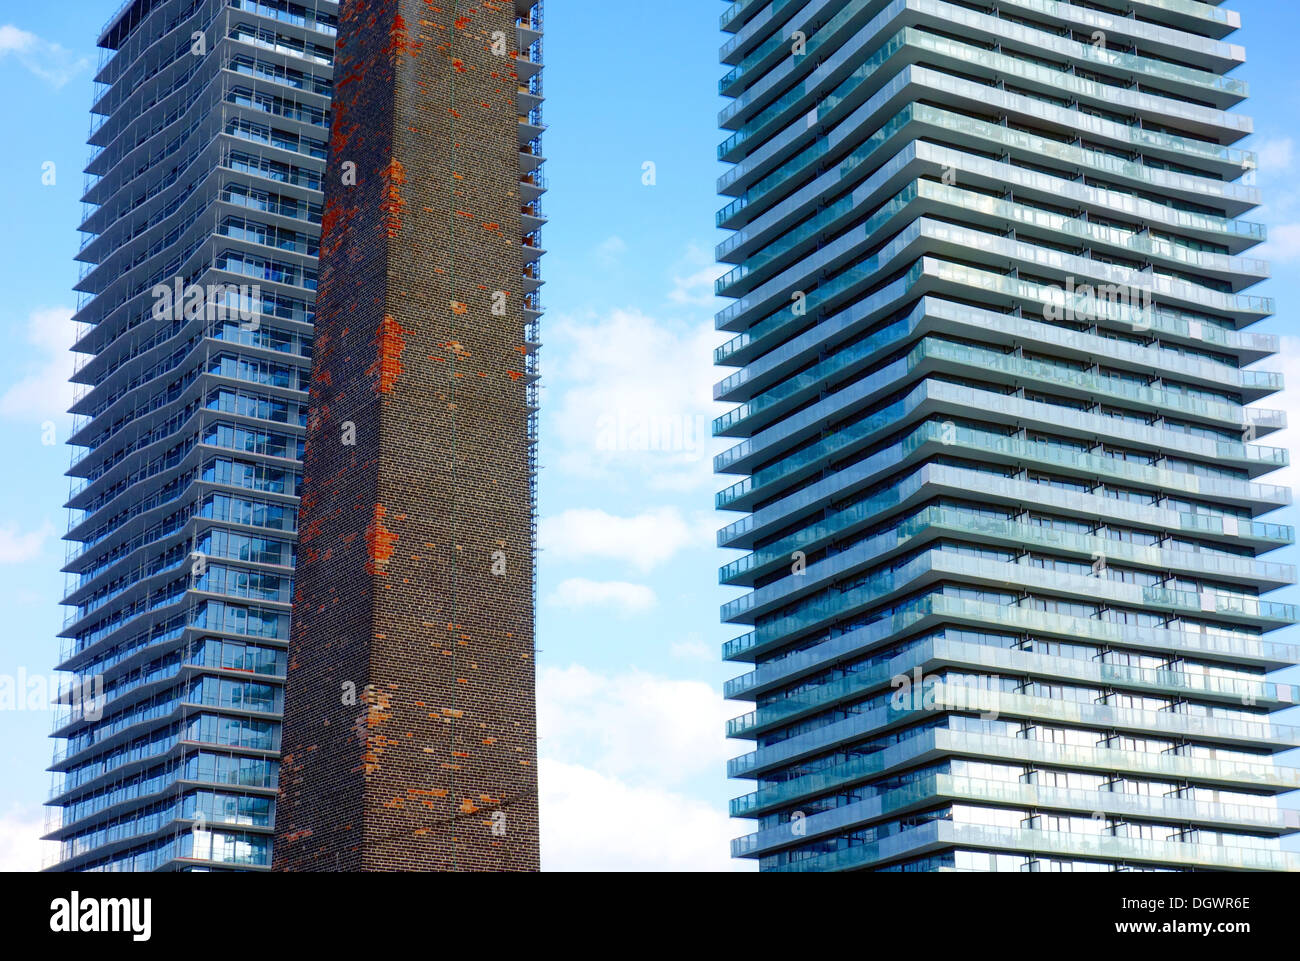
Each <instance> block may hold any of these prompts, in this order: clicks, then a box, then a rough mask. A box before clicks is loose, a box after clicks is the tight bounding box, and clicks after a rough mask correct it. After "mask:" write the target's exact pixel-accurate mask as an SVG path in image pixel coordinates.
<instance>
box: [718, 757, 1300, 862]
mask: <svg viewBox="0 0 1300 961" xmlns="http://www.w3.org/2000/svg"><path fill="white" fill-rule="evenodd" d="M932 801H933V802H938V801H974V802H977V803H984V804H991V805H997V806H1001V807H1007V806H1010V807H1013V808H1021V809H1023V810H1024V811H1025V812H1026V816H1027V817H1028V815H1029V812H1031V811H1036V810H1038V809H1040V808H1042V809H1048V810H1058V811H1073V812H1078V813H1081V814H1083V815H1084V816H1086V817H1092V818H1094V819H1095V820H1097V821H1098V828H1099V830H1100V831H1101V832H1102V833H1101V835H1100V836H1102V837H1115V838H1119V837H1125V835H1124V834H1123V833H1122V832H1123V831H1125V830H1126V826H1125V825H1119V826H1116V827H1111V826H1109V825H1108V824H1106V823H1105V822H1104V821H1103V820H1102V819H1101V818H1099V817H1098V813H1100V814H1102V815H1111V817H1112V819H1119V818H1134V817H1135V818H1142V819H1154V820H1165V821H1170V822H1177V823H1180V824H1182V823H1187V822H1191V823H1193V824H1196V823H1199V824H1204V825H1208V826H1210V827H1211V828H1214V827H1219V826H1227V827H1228V828H1230V829H1233V828H1236V829H1240V828H1243V827H1246V828H1251V827H1253V828H1265V829H1276V828H1279V827H1291V826H1292V825H1296V826H1300V822H1297V820H1296V818H1295V817H1294V812H1283V811H1278V810H1277V809H1276V808H1269V807H1262V806H1255V805H1246V804H1222V803H1217V802H1211V801H1195V800H1191V799H1185V798H1178V797H1149V796H1144V795H1138V794H1126V793H1123V792H1122V791H1087V790H1077V789H1071V788H1058V787H1051V786H1045V785H1038V784H1027V783H1022V782H1018V781H996V780H991V779H987V778H975V777H968V776H965V775H956V774H947V773H938V774H932V775H929V776H927V777H924V778H921V779H920V780H917V781H914V782H911V783H909V784H906V785H904V786H903V787H898V788H890V789H888V790H883V791H880V792H879V793H877V794H874V795H872V796H870V797H867V798H864V799H863V800H861V801H857V802H854V803H852V804H847V805H844V806H841V807H838V808H835V809H833V810H830V811H824V812H821V813H819V814H814V815H812V816H810V817H808V818H807V819H806V820H805V821H804V822H803V823H802V825H801V827H802V829H803V831H804V834H802V835H800V837H807V838H809V839H813V838H816V837H820V836H826V835H828V834H832V833H840V832H845V831H847V830H849V829H852V828H853V827H856V826H858V825H862V824H865V823H869V822H870V821H874V820H878V819H879V818H881V817H884V816H886V815H889V814H892V813H895V812H898V811H901V810H906V809H908V808H912V807H916V806H917V805H921V804H928V803H930V802H932ZM1288 814H1291V815H1292V817H1287V815H1288ZM1026 830H1028V829H1026ZM1053 833H1055V832H1053ZM1125 839H1126V840H1127V838H1125ZM793 840H795V835H794V834H793V833H792V832H791V830H790V826H789V825H788V824H783V825H781V826H780V827H774V828H769V829H767V830H765V831H760V832H758V833H756V834H750V835H746V836H745V837H741V838H737V839H735V840H734V841H732V842H731V854H732V857H754V856H756V855H757V854H759V853H760V852H763V851H770V850H773V849H776V848H780V847H789V846H790V845H791V842H792V841H793ZM1165 843H1169V842H1165ZM1173 843H1180V844H1181V843H1185V842H1181V841H1179V842H1173ZM1270 843H1273V842H1271V841H1270V840H1268V839H1265V838H1260V839H1258V841H1256V843H1254V844H1248V845H1243V846H1242V847H1240V848H1225V850H1233V851H1237V850H1249V851H1254V852H1258V851H1270V850H1274V849H1273V848H1271V847H1270V846H1269V845H1270ZM1278 853H1279V854H1281V852H1280V851H1278ZM1295 860H1296V863H1297V864H1300V857H1297V858H1296V859H1295Z"/></svg>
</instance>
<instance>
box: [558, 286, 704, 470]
mask: <svg viewBox="0 0 1300 961" xmlns="http://www.w3.org/2000/svg"><path fill="white" fill-rule="evenodd" d="M718 340H719V336H718V334H717V332H716V331H714V330H713V327H712V325H711V324H709V323H707V322H691V323H681V322H673V321H668V320H664V319H661V318H656V317H651V316H649V315H648V314H645V313H643V312H641V311H639V310H615V311H613V312H612V313H610V314H609V315H607V316H604V317H595V318H582V319H577V318H560V319H558V320H556V321H554V322H552V323H551V324H549V325H548V333H547V351H548V356H550V357H551V358H552V360H550V361H548V362H547V368H546V375H547V378H548V383H550V384H563V385H564V388H563V390H558V391H556V392H555V394H553V395H552V394H548V396H547V398H546V401H545V403H544V404H543V410H544V412H545V413H544V415H543V416H545V417H547V418H548V422H547V436H548V437H550V438H552V439H553V441H552V442H553V443H554V445H555V448H556V453H555V454H553V455H552V457H553V461H552V463H553V466H555V467H557V468H559V469H560V470H561V471H563V472H564V473H566V474H570V475H573V476H577V477H584V478H589V479H606V478H610V477H615V476H617V477H621V478H623V479H625V480H627V481H628V482H636V483H645V484H647V485H649V486H650V487H653V488H655V489H658V490H679V491H680V490H698V489H700V488H702V487H708V486H710V485H711V484H712V483H713V475H712V467H711V464H710V460H709V455H710V453H711V450H712V449H713V448H714V447H715V446H717V445H716V443H715V441H714V440H713V437H712V436H711V432H710V427H709V420H710V417H712V416H713V414H714V413H715V409H716V408H717V406H718V405H716V404H715V403H714V401H713V399H712V391H713V381H714V380H715V379H716V376H717V375H716V371H715V370H714V368H713V365H712V351H713V346H714V345H715V344H716V343H717V342H718Z"/></svg>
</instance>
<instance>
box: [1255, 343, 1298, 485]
mask: <svg viewBox="0 0 1300 961" xmlns="http://www.w3.org/2000/svg"><path fill="white" fill-rule="evenodd" d="M1279 341H1280V346H1279V349H1278V352H1277V353H1276V354H1275V355H1274V356H1272V357H1268V358H1265V359H1264V360H1262V361H1260V362H1259V363H1258V364H1257V365H1254V367H1253V368H1252V369H1258V370H1269V371H1276V372H1278V373H1280V374H1281V375H1282V377H1283V380H1284V383H1283V390H1282V392H1281V393H1280V394H1272V395H1270V396H1268V397H1265V398H1264V399H1263V400H1261V401H1259V402H1258V403H1256V404H1252V405H1251V406H1252V407H1262V408H1265V409H1268V410H1282V411H1285V412H1286V421H1287V426H1286V429H1285V430H1280V431H1278V432H1277V433H1274V434H1267V435H1265V436H1263V437H1261V438H1259V440H1258V441H1257V442H1256V443H1258V444H1260V445H1262V446H1265V447H1285V448H1287V449H1288V450H1289V451H1290V452H1291V464H1290V465H1289V466H1288V467H1284V468H1283V469H1282V470H1278V471H1274V472H1273V473H1271V474H1265V475H1264V476H1263V477H1261V478H1259V482H1260V483H1261V484H1279V485H1281V486H1283V487H1290V488H1292V490H1293V491H1294V492H1295V493H1296V494H1298V495H1300V337H1281V338H1279Z"/></svg>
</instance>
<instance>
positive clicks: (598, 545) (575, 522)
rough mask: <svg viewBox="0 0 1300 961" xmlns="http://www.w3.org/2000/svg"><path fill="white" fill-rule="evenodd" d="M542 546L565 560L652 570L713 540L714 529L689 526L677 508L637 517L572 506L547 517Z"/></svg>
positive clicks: (697, 525)
mask: <svg viewBox="0 0 1300 961" xmlns="http://www.w3.org/2000/svg"><path fill="white" fill-rule="evenodd" d="M539 540H540V542H541V546H542V549H543V550H544V551H546V553H547V555H548V556H549V557H554V558H559V559H561V560H612V561H621V562H623V563H625V564H628V565H630V566H631V567H634V568H636V569H637V570H639V571H649V570H651V569H653V568H655V567H658V566H659V565H661V564H663V563H665V562H667V561H669V560H671V559H672V558H673V556H674V555H676V554H677V553H678V552H679V551H681V550H683V549H685V548H688V547H707V546H710V545H711V544H712V543H713V537H712V530H711V528H709V527H707V526H705V525H704V524H695V525H692V524H689V523H687V521H686V519H685V518H684V517H683V516H682V512H681V511H680V510H678V509H677V508H676V507H659V508H656V509H654V510H649V511H645V512H643V513H641V514H636V515H634V516H632V517H619V516H616V515H614V514H609V513H607V512H605V511H602V510H591V509H585V508H584V509H575V510H567V511H564V512H563V513H560V514H556V515H554V516H552V517H546V518H543V519H542V523H541V528H540V531H539Z"/></svg>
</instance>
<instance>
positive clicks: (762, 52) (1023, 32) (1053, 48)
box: [718, 0, 1249, 97]
mask: <svg viewBox="0 0 1300 961" xmlns="http://www.w3.org/2000/svg"><path fill="white" fill-rule="evenodd" d="M872 2H873V0H851V2H850V3H848V4H846V7H847V11H846V12H851V13H857V12H859V11H860V10H861V9H863V8H865V7H866V6H868V5H869V4H870V3H872ZM902 2H903V0H897V2H896V3H894V4H893V5H892V6H890V7H889V8H887V9H885V10H884V11H882V13H881V15H880V18H881V19H882V20H890V19H892V18H893V17H894V16H896V15H897V12H898V9H899V8H901V6H902ZM1149 5H1152V6H1160V7H1162V8H1164V9H1169V10H1173V11H1174V12H1178V13H1191V14H1193V15H1195V16H1208V17H1211V18H1214V19H1215V20H1216V21H1217V22H1220V23H1226V22H1227V21H1226V20H1225V19H1223V17H1225V16H1226V13H1227V12H1226V11H1222V10H1218V9H1216V8H1214V7H1211V6H1209V5H1208V4H1204V3H1197V2H1195V0H1149ZM913 8H914V9H918V10H919V11H920V12H921V13H924V14H929V15H932V16H936V17H939V18H941V19H942V20H944V21H946V22H948V23H951V24H953V25H955V27H956V28H957V29H958V30H960V31H961V32H963V33H967V35H971V36H975V35H987V36H990V37H992V38H999V39H1004V38H1009V39H1013V40H1015V41H1019V42H1021V43H1029V44H1031V45H1033V46H1034V47H1037V48H1039V49H1040V50H1042V51H1044V52H1050V53H1055V54H1060V55H1064V56H1066V57H1068V58H1069V59H1070V60H1072V61H1075V62H1079V63H1085V64H1091V65H1096V66H1101V67H1103V68H1113V69H1119V70H1123V71H1126V72H1129V73H1133V74H1137V75H1139V76H1140V77H1142V78H1146V79H1150V80H1155V81H1157V82H1159V81H1166V82H1174V83H1178V84H1184V85H1188V86H1195V87H1201V88H1203V89H1205V90H1212V91H1221V92H1224V93H1228V94H1231V95H1233V96H1237V97H1246V96H1247V95H1248V93H1249V86H1248V85H1247V83H1246V82H1245V81H1243V80H1238V79H1236V78H1233V77H1222V76H1219V75H1218V74H1216V73H1213V72H1210V71H1207V70H1197V69H1196V68H1194V67H1184V66H1179V65H1177V64H1171V63H1166V62H1165V61H1163V60H1152V59H1149V58H1147V57H1141V56H1137V55H1135V54H1129V53H1120V52H1117V51H1112V50H1109V49H1105V48H1100V47H1097V46H1094V45H1092V44H1087V43H1079V42H1077V41H1074V40H1071V39H1070V38H1069V37H1068V35H1067V36H1065V37H1061V36H1058V35H1057V34H1054V33H1049V32H1046V31H1044V30H1039V29H1034V28H1031V27H1028V26H1024V25H1021V24H1019V23H1016V22H1014V21H1007V20H1001V19H998V18H997V17H991V16H988V15H987V14H981V13H978V12H976V11H974V10H969V9H967V8H965V7H959V6H955V5H953V4H950V3H942V2H939V0H921V2H920V3H915V2H914V3H913ZM1201 10H1209V11H1212V12H1211V13H1208V14H1207V13H1202V12H1201ZM824 29H825V28H824V27H823V28H822V29H821V30H819V31H818V33H817V34H814V35H813V38H812V39H816V37H817V36H818V34H820V33H821V32H822V30H824ZM788 42H789V41H788V40H786V39H785V38H783V37H779V36H778V37H774V38H772V39H770V40H769V41H767V43H765V44H763V45H762V46H760V47H758V48H756V49H755V50H754V51H753V52H752V53H750V54H749V55H747V56H746V57H745V58H744V59H743V60H742V61H741V62H740V63H739V64H737V65H736V66H735V67H733V68H732V69H731V70H730V71H729V72H728V73H727V74H726V76H724V77H723V78H722V79H721V80H720V81H719V82H718V92H719V93H720V94H723V95H726V93H727V91H728V90H729V89H730V88H731V87H732V86H733V85H734V84H735V83H736V81H738V80H740V79H741V78H742V77H744V76H745V74H747V73H748V72H749V71H751V70H753V69H754V68H755V67H756V66H757V65H758V64H761V63H763V62H764V61H765V60H766V59H767V58H768V57H769V56H770V55H771V54H772V52H773V51H774V50H775V49H776V48H777V47H780V46H785V45H786V44H788Z"/></svg>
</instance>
